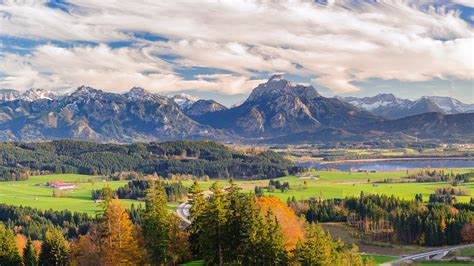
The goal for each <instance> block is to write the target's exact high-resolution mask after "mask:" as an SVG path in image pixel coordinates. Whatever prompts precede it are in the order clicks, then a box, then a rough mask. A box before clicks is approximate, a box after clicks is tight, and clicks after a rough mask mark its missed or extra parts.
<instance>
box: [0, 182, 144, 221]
mask: <svg viewBox="0 0 474 266" xmlns="http://www.w3.org/2000/svg"><path fill="white" fill-rule="evenodd" d="M91 178H93V179H97V180H96V181H95V182H90V181H89V180H90V179H91ZM55 180H59V181H64V182H70V183H75V184H76V186H77V188H76V189H74V190H73V191H71V192H70V193H69V195H68V197H64V198H55V197H53V196H52V194H53V189H52V188H49V187H45V186H39V184H43V185H44V184H46V183H47V182H48V181H55ZM126 183H127V181H109V182H102V181H100V178H97V177H92V176H87V175H77V174H63V175H43V176H32V177H30V178H29V179H28V180H26V181H10V182H0V203H5V204H11V205H17V206H19V205H23V206H30V207H35V208H40V209H53V210H65V209H68V210H70V211H78V212H87V213H90V214H94V213H95V212H96V211H98V210H100V206H99V204H97V203H95V202H94V201H93V200H92V199H91V191H92V190H94V189H101V188H103V187H105V186H108V187H110V188H112V189H117V188H118V187H121V186H123V185H124V184H126ZM122 202H123V203H124V204H125V205H126V206H129V205H130V204H131V203H132V202H136V201H132V200H122Z"/></svg>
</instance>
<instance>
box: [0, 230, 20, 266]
mask: <svg viewBox="0 0 474 266" xmlns="http://www.w3.org/2000/svg"><path fill="white" fill-rule="evenodd" d="M0 265H21V257H20V253H19V252H18V248H17V246H16V241H15V235H14V234H13V231H12V230H10V229H8V228H6V227H5V225H4V224H3V223H2V222H0Z"/></svg>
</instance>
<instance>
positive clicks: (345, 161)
mask: <svg viewBox="0 0 474 266" xmlns="http://www.w3.org/2000/svg"><path fill="white" fill-rule="evenodd" d="M442 160H453V161H454V160H462V161H474V158H472V157H414V158H410V157H401V158H374V159H347V160H336V161H323V160H314V161H311V160H308V161H306V160H304V161H303V160H302V161H299V160H295V162H297V163H313V162H317V163H319V164H322V165H327V164H342V163H367V162H387V161H442Z"/></svg>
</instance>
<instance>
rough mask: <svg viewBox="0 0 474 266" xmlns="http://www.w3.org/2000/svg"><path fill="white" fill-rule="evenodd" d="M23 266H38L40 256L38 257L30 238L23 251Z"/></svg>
mask: <svg viewBox="0 0 474 266" xmlns="http://www.w3.org/2000/svg"><path fill="white" fill-rule="evenodd" d="M23 264H24V265H25V266H37V265H38V256H37V255H36V251H35V247H34V246H33V242H32V241H31V239H30V238H28V241H27V242H26V245H25V247H24V249H23Z"/></svg>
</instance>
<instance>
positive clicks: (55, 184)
mask: <svg viewBox="0 0 474 266" xmlns="http://www.w3.org/2000/svg"><path fill="white" fill-rule="evenodd" d="M47 185H48V187H52V188H55V189H60V190H63V189H73V188H76V185H74V184H71V183H64V182H63V181H49V182H48V184H47Z"/></svg>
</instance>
